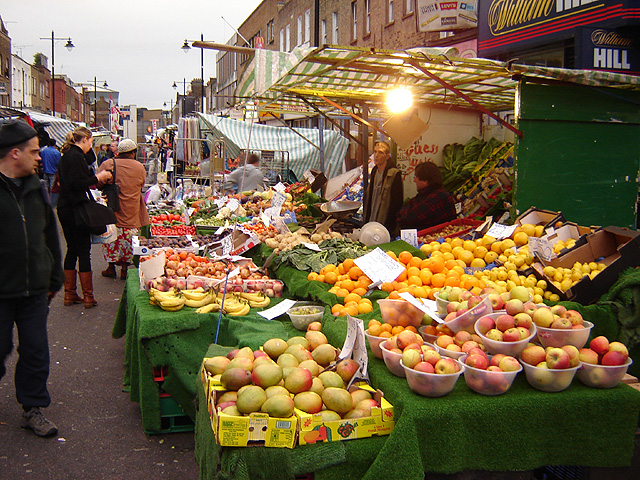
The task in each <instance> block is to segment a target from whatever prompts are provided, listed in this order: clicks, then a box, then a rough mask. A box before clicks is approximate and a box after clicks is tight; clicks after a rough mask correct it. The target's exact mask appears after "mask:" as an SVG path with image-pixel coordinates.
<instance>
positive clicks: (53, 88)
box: [51, 30, 56, 117]
mask: <svg viewBox="0 0 640 480" xmlns="http://www.w3.org/2000/svg"><path fill="white" fill-rule="evenodd" d="M54 43H55V40H54V35H53V30H51V113H52V115H53V116H54V117H55V116H56V81H55V78H56V67H55V65H56V60H55V57H54Z"/></svg>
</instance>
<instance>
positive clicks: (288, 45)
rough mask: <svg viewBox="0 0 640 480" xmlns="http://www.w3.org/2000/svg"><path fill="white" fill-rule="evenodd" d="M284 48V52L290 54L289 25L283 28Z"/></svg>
mask: <svg viewBox="0 0 640 480" xmlns="http://www.w3.org/2000/svg"><path fill="white" fill-rule="evenodd" d="M285 46H286V51H287V52H290V51H291V25H287V26H286V27H285Z"/></svg>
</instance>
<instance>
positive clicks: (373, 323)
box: [367, 318, 382, 328]
mask: <svg viewBox="0 0 640 480" xmlns="http://www.w3.org/2000/svg"><path fill="white" fill-rule="evenodd" d="M371 325H382V323H381V322H380V320H376V319H375V318H372V319H371V320H369V323H367V328H371Z"/></svg>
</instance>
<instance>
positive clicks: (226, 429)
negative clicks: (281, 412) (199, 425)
mask: <svg viewBox="0 0 640 480" xmlns="http://www.w3.org/2000/svg"><path fill="white" fill-rule="evenodd" d="M225 391H226V390H224V389H223V388H222V387H214V388H213V389H212V390H211V394H210V396H209V400H208V408H209V414H210V417H211V427H212V428H213V432H214V433H215V436H216V442H217V443H218V445H220V446H222V447H250V446H264V447H276V448H285V447H286V448H293V447H295V445H296V438H297V436H298V418H297V417H296V416H295V415H292V416H290V417H288V418H275V417H269V415H267V414H266V413H252V414H250V415H248V416H246V417H236V416H232V415H226V414H224V413H222V411H221V410H219V409H218V408H217V407H216V400H217V398H218V397H219V396H220V395H222V394H223V393H224V392H225Z"/></svg>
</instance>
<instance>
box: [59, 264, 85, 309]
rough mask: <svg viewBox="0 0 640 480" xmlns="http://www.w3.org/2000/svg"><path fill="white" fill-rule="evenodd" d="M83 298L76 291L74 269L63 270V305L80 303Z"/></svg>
mask: <svg viewBox="0 0 640 480" xmlns="http://www.w3.org/2000/svg"><path fill="white" fill-rule="evenodd" d="M82 302H84V300H83V299H82V297H80V296H78V294H77V293H76V271H75V270H65V271H64V305H65V306H67V307H68V306H70V305H74V304H76V303H82Z"/></svg>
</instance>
